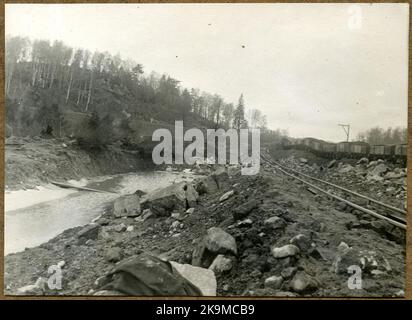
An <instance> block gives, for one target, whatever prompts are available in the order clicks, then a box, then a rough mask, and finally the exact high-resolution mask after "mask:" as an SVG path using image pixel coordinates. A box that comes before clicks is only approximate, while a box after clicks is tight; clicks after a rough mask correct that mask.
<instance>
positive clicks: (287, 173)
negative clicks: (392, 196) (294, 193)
mask: <svg viewBox="0 0 412 320" xmlns="http://www.w3.org/2000/svg"><path fill="white" fill-rule="evenodd" d="M263 159H264V158H263ZM264 160H265V161H267V162H269V163H270V164H271V165H272V166H274V164H272V163H271V162H270V161H268V160H266V159H264ZM277 169H278V170H280V171H281V172H282V173H283V174H285V175H287V176H290V177H292V178H294V179H296V180H298V181H301V182H302V183H304V184H306V185H308V186H310V187H312V188H314V189H316V190H318V191H320V192H322V193H324V194H326V195H328V196H329V197H331V198H334V199H336V200H338V201H341V202H344V203H346V204H347V205H349V206H351V207H352V208H355V209H357V210H360V211H362V212H364V213H367V214H369V215H371V216H374V217H376V218H378V219H381V220H385V221H387V222H389V223H390V224H392V225H394V226H396V227H399V228H401V229H403V230H406V224H404V223H401V222H398V221H395V220H393V219H391V218H388V217H386V216H384V215H381V214H379V213H377V212H375V211H372V210H369V209H366V208H364V207H362V206H360V205H358V204H356V203H353V202H351V201H349V200H346V199H344V198H342V197H339V196H337V195H334V194H332V193H330V192H328V191H326V190H324V189H322V188H320V187H318V186H316V185H314V184H312V183H310V182H308V181H306V180H303V179H301V178H299V177H297V176H295V175H293V174H291V173H289V172H287V171H285V170H283V169H282V168H281V167H279V168H277Z"/></svg>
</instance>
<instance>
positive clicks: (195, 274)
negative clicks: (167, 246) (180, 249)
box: [170, 261, 217, 296]
mask: <svg viewBox="0 0 412 320" xmlns="http://www.w3.org/2000/svg"><path fill="white" fill-rule="evenodd" d="M170 263H171V264H172V266H173V267H174V268H175V269H176V271H177V272H179V273H180V274H181V275H182V276H183V277H184V278H186V279H187V280H189V281H190V282H191V283H193V284H194V285H195V286H196V287H198V288H199V289H200V291H201V292H202V294H203V295H204V296H216V289H217V283H216V277H215V275H214V273H213V271H212V270H208V269H205V268H200V267H195V266H192V265H190V264H180V263H177V262H174V261H170Z"/></svg>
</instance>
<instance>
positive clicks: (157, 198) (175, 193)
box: [143, 182, 193, 216]
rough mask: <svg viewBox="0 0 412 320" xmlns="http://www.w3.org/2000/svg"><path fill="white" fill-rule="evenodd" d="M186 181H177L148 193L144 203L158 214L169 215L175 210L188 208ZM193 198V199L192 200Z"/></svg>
mask: <svg viewBox="0 0 412 320" xmlns="http://www.w3.org/2000/svg"><path fill="white" fill-rule="evenodd" d="M186 189H187V183H186V182H179V183H175V184H173V185H171V186H168V187H166V188H162V189H157V190H155V191H153V192H150V193H148V194H147V199H146V200H145V201H144V203H143V205H144V206H147V207H149V209H150V210H151V211H152V212H153V213H154V214H155V215H157V216H167V215H169V214H170V212H172V211H173V210H176V211H183V210H186ZM192 200H193V199H191V201H192Z"/></svg>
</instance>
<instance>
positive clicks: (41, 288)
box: [17, 277, 47, 295]
mask: <svg viewBox="0 0 412 320" xmlns="http://www.w3.org/2000/svg"><path fill="white" fill-rule="evenodd" d="M46 286H47V280H46V279H44V278H42V277H40V278H38V279H37V280H36V282H35V283H34V284H31V285H28V286H24V287H21V288H18V289H17V294H18V295H44V293H45V292H46V289H47V287H46Z"/></svg>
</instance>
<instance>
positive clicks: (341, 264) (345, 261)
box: [332, 242, 360, 274]
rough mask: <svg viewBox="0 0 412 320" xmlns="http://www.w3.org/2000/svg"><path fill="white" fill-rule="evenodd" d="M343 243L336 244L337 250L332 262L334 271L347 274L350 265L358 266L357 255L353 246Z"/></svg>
mask: <svg viewBox="0 0 412 320" xmlns="http://www.w3.org/2000/svg"><path fill="white" fill-rule="evenodd" d="M345 245H346V243H344V242H342V243H341V244H340V245H339V246H338V252H337V254H336V256H335V260H334V261H333V264H332V266H333V268H334V272H335V273H337V274H347V273H348V268H349V267H350V266H353V265H358V266H360V259H359V255H358V254H357V253H356V252H355V250H353V248H350V247H348V246H347V245H346V246H345Z"/></svg>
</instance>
